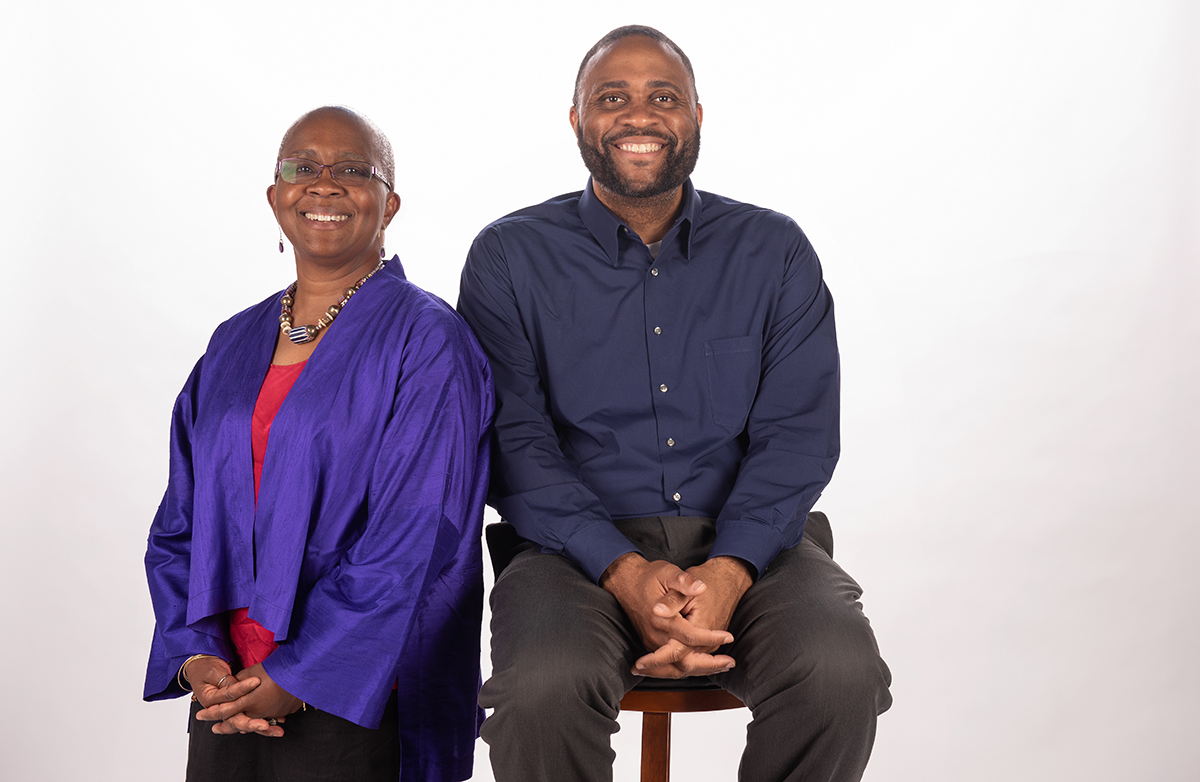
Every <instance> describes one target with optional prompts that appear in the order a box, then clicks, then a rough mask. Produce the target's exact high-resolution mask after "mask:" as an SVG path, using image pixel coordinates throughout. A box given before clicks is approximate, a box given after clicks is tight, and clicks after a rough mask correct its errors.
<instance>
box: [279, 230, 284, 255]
mask: <svg viewBox="0 0 1200 782" xmlns="http://www.w3.org/2000/svg"><path fill="white" fill-rule="evenodd" d="M279 252H283V227H282V226H280V228H279Z"/></svg>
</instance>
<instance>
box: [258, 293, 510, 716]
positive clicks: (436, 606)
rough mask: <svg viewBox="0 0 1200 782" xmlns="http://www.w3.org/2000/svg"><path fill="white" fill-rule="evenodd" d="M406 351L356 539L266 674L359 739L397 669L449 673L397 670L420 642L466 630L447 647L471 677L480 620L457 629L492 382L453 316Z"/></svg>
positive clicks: (299, 612)
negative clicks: (463, 653)
mask: <svg viewBox="0 0 1200 782" xmlns="http://www.w3.org/2000/svg"><path fill="white" fill-rule="evenodd" d="M403 350H404V357H403V360H402V367H401V375H400V381H399V383H398V386H397V388H396V391H395V398H394V400H393V402H392V405H391V417H390V420H389V422H388V424H387V426H386V428H385V430H384V432H383V436H382V437H383V439H382V446H381V449H380V451H379V455H378V457H377V458H376V460H375V463H374V464H373V465H371V466H370V470H371V476H370V488H369V491H368V497H367V507H366V516H365V522H364V524H363V526H362V528H361V534H360V535H359V537H358V538H357V540H355V541H354V542H353V543H352V544H351V545H349V546H348V548H347V549H346V551H345V553H344V554H343V555H342V556H341V558H340V560H339V561H338V562H337V564H336V565H335V566H334V567H333V568H332V569H330V570H329V571H327V572H326V573H324V574H323V575H322V576H321V577H320V578H318V579H317V581H316V583H315V585H314V586H313V588H312V589H311V590H310V591H309V592H308V593H307V594H306V595H304V596H303V597H298V598H297V603H296V606H295V608H294V611H293V619H292V626H293V627H294V628H296V630H295V633H294V635H292V636H291V637H289V639H288V641H287V642H286V643H284V644H282V645H280V647H279V648H278V649H277V650H275V652H273V653H272V654H271V656H270V657H268V658H267V660H266V661H265V662H264V667H265V668H266V670H267V672H268V673H269V674H270V675H271V677H272V678H273V679H275V680H276V681H277V682H278V683H279V685H280V686H281V687H283V688H284V689H285V690H287V691H288V692H291V693H293V694H295V695H297V696H298V697H300V698H302V699H303V700H305V701H307V702H308V703H310V704H312V705H314V706H316V707H318V708H320V709H323V710H326V711H329V712H331V713H334V714H337V715H338V716H341V717H343V718H345V719H348V720H350V721H352V722H355V723H357V724H359V725H363V726H365V727H376V726H377V725H378V724H379V720H380V717H381V716H382V713H383V709H384V705H385V704H386V702H387V699H388V696H389V695H390V693H391V690H392V684H393V683H394V682H395V681H396V679H397V676H398V672H399V671H400V669H401V667H402V666H405V665H420V664H424V665H425V666H427V668H426V669H427V670H429V669H432V670H437V667H438V665H439V664H442V665H446V664H448V663H445V662H444V661H442V662H441V663H439V661H438V660H432V661H429V660H415V659H402V657H403V656H404V655H405V654H411V652H412V649H413V648H414V643H413V638H412V636H413V634H414V631H415V630H414V629H415V628H418V627H421V626H425V627H434V628H438V632H454V630H453V629H449V630H448V629H447V628H454V627H461V628H463V629H462V630H461V632H463V633H466V632H467V628H470V636H471V637H460V638H452V639H449V641H450V642H453V643H456V644H457V645H458V646H466V647H467V648H473V649H475V650H476V652H475V657H474V659H473V660H471V662H470V664H471V666H472V671H471V675H472V676H474V677H477V676H478V651H477V650H478V643H479V637H478V634H479V622H478V619H477V618H476V619H475V621H473V622H469V621H460V620H457V619H456V618H457V617H460V616H473V617H477V616H478V615H479V614H480V612H481V610H482V605H481V604H482V563H481V554H480V539H481V527H482V513H483V496H484V488H483V487H485V486H486V484H487V478H488V461H487V438H488V432H489V425H490V420H491V410H492V390H491V377H490V373H489V371H488V368H487V364H486V362H485V361H484V360H483V357H482V355H481V354H480V353H479V351H478V349H477V348H476V347H475V346H474V343H473V341H472V339H471V337H470V334H469V333H467V330H466V327H465V326H464V325H463V324H462V323H461V321H459V319H458V318H457V317H455V316H454V315H453V313H451V312H449V311H448V310H442V311H441V312H440V317H437V318H423V319H419V320H418V321H417V322H416V323H415V324H414V326H413V328H412V329H411V332H410V338H409V339H408V340H407V342H406V344H405V346H404V348H403ZM467 603H472V605H467ZM473 603H479V604H480V605H479V606H475V605H473ZM429 612H434V613H435V615H436V616H442V617H445V620H446V621H437V620H436V618H435V619H434V620H430V614H429ZM437 612H440V613H437ZM422 615H423V616H422ZM297 617H298V621H297ZM451 620H454V621H451ZM424 641H428V639H423V642H424ZM470 705H471V707H472V715H473V713H474V712H473V708H474V704H473V703H472V704H470ZM472 738H473V736H472Z"/></svg>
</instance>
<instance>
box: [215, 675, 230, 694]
mask: <svg viewBox="0 0 1200 782" xmlns="http://www.w3.org/2000/svg"><path fill="white" fill-rule="evenodd" d="M229 676H230V674H228V673H227V674H225V675H224V676H222V677H221V681H219V682H217V689H218V690H219V689H221V685H222V684H224V683H225V680H226V679H228V678H229Z"/></svg>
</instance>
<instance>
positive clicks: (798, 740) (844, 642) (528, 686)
mask: <svg viewBox="0 0 1200 782" xmlns="http://www.w3.org/2000/svg"><path fill="white" fill-rule="evenodd" d="M826 523H827V521H826V519H825V518H824V516H823V515H822V514H813V515H811V516H810V517H809V526H810V528H811V529H812V530H813V531H814V532H816V528H817V527H818V526H820V525H824V524H826ZM616 524H617V527H618V528H619V529H620V530H621V532H623V533H624V534H625V535H626V536H627V537H628V538H629V539H630V540H631V541H633V543H634V544H635V545H637V546H638V547H639V548H640V549H641V551H642V552H643V553H644V554H645V555H646V558H647V559H651V560H656V559H664V560H668V561H670V562H673V563H675V564H676V565H678V566H679V567H682V568H685V569H686V568H688V567H691V566H693V565H697V564H699V563H701V562H703V561H704V560H705V559H706V558H707V554H708V551H709V550H710V548H711V547H712V542H713V536H714V534H715V532H714V524H713V521H712V520H711V519H696V518H683V517H671V516H666V517H650V518H644V519H628V520H623V521H618V522H616ZM818 539H819V537H818ZM827 545H828V544H827ZM861 592H862V590H861V588H860V587H859V586H858V584H856V583H855V582H854V579H852V578H850V576H848V575H847V574H846V573H845V571H843V570H842V569H841V568H840V567H838V566H837V565H836V564H835V563H834V562H833V560H832V559H830V557H829V555H828V554H827V553H826V552H825V551H824V550H823V549H822V548H821V547H820V546H818V545H817V544H816V543H814V542H813V536H811V535H809V533H808V532H806V533H805V537H804V539H803V540H802V541H801V543H800V544H799V545H797V546H796V547H794V548H792V549H789V550H787V551H784V552H782V553H780V554H779V556H778V557H776V558H775V561H774V562H772V563H771V566H770V567H769V568H768V569H767V572H766V573H765V574H763V576H762V577H761V578H759V580H758V581H757V582H755V584H754V585H753V586H752V587H750V590H749V591H748V592H746V594H745V596H744V597H743V598H742V601H741V603H739V604H738V607H737V610H736V611H735V612H734V615H733V621H732V622H731V623H730V626H729V632H730V633H732V634H733V637H734V639H735V640H734V642H733V643H732V644H730V645H729V646H728V647H727V648H724V649H722V652H724V653H727V654H729V655H731V656H732V657H733V658H734V659H735V660H736V661H737V666H736V667H735V668H733V670H731V671H729V672H728V673H724V674H719V675H717V676H713V677H711V678H712V681H714V682H716V683H717V684H720V685H721V686H722V687H724V688H725V689H727V690H729V691H730V692H732V693H733V694H734V695H737V696H738V697H739V698H741V699H742V701H743V702H744V703H745V704H746V705H747V706H748V707H750V710H751V712H752V715H753V721H752V722H751V723H750V726H749V727H748V729H747V736H746V751H745V753H744V754H743V755H742V762H741V767H740V769H739V772H738V776H739V778H740V779H742V780H744V781H745V782H776V781H777V780H778V781H779V782H782V781H783V780H793V781H798V780H804V781H805V782H819V781H820V782H824V780H829V781H830V782H833V781H835V780H836V781H837V782H842V781H843V780H858V779H860V778H861V777H862V774H863V770H864V769H865V768H866V765H867V759H868V757H869V756H870V754H871V745H872V743H873V742H874V739H875V720H876V717H877V716H878V715H879V714H882V713H883V712H884V711H886V710H887V708H888V707H889V706H890V705H891V702H892V698H891V695H890V694H889V692H888V686H889V685H890V683H891V674H890V673H889V671H888V668H887V665H886V664H884V662H883V660H882V659H881V658H880V656H879V648H878V646H877V645H876V643H875V636H874V634H873V633H872V632H871V626H870V624H869V623H868V621H867V618H866V616H864V615H863V612H862V606H861V605H860V604H859V602H858V599H859V596H860V594H861ZM491 605H492V668H493V670H492V677H491V678H490V679H488V681H487V683H486V684H484V686H483V689H482V690H481V691H480V693H479V703H480V705H481V706H483V707H484V708H487V709H493V710H494V711H493V712H492V714H491V716H489V717H488V719H487V720H486V721H485V722H484V724H483V729H482V731H481V734H482V736H483V738H484V740H485V741H487V743H488V744H489V745H490V747H491V761H492V768H493V770H494V772H495V775H496V779H497V781H498V782H534V781H535V780H546V782H551V781H553V782H567V781H571V782H573V781H574V780H586V781H587V782H593V781H594V782H608V781H609V780H611V779H612V761H613V758H614V757H615V755H614V753H613V751H612V747H611V744H610V740H609V739H610V736H611V735H612V734H613V733H615V732H616V731H617V722H616V717H617V712H618V710H619V709H618V703H619V702H620V700H621V697H622V696H623V695H624V694H625V693H626V692H628V691H629V690H630V689H631V688H633V686H634V685H635V684H637V682H638V681H639V680H640V677H637V676H634V675H633V674H631V673H630V672H629V671H630V669H631V668H632V667H633V662H634V660H636V659H637V658H638V657H640V656H641V655H642V654H644V653H645V650H644V649H643V648H642V644H641V641H640V640H639V639H638V638H637V636H636V635H635V633H634V630H633V627H632V626H631V625H630V623H629V620H628V619H627V618H626V616H625V614H624V612H623V611H622V610H621V607H620V606H619V605H618V604H617V601H616V599H615V598H614V597H613V596H612V595H610V594H609V593H608V592H606V591H604V590H603V589H601V588H600V587H598V586H596V584H595V583H594V582H592V580H591V579H589V578H588V577H587V576H586V575H584V574H583V572H582V571H581V570H579V568H577V567H576V566H575V565H574V564H572V563H571V562H570V561H568V560H567V559H565V558H564V557H561V556H558V555H556V554H542V553H540V552H539V551H538V549H537V548H536V547H535V546H533V545H532V544H524V545H523V546H522V547H521V548H520V549H519V550H518V552H517V554H516V556H515V557H514V558H513V560H512V562H511V563H510V564H509V565H508V566H507V567H506V568H505V569H504V571H503V572H502V573H501V575H500V577H499V578H498V579H497V581H496V585H495V588H494V589H493V590H492V597H491Z"/></svg>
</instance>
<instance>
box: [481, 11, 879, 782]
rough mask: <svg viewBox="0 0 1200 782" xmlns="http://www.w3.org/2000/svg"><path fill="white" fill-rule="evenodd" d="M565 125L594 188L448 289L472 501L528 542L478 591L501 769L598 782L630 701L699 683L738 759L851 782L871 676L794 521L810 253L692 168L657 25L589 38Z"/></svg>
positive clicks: (529, 223) (807, 499) (815, 551)
mask: <svg viewBox="0 0 1200 782" xmlns="http://www.w3.org/2000/svg"><path fill="white" fill-rule="evenodd" d="M570 120H571V125H572V127H573V128H574V130H575V133H576V136H577V138H578V142H579V150H580V152H581V154H582V155H583V159H584V162H585V164H586V165H587V168H588V170H589V171H590V172H591V174H592V177H591V180H590V182H589V184H588V187H587V188H586V189H585V190H584V191H583V192H581V193H574V194H570V195H567V196H562V197H559V198H556V199H552V200H550V201H547V202H546V203H543V204H541V205H538V206H535V207H531V208H529V209H525V210H522V211H520V212H517V213H515V214H512V215H509V216H508V217H505V218H503V219H501V220H499V221H497V222H495V223H493V224H492V225H490V226H488V227H487V228H486V229H484V231H483V232H482V233H481V234H480V235H479V237H478V238H477V239H476V240H475V243H474V245H473V246H472V248H471V252H470V255H469V256H468V259H467V264H466V267H465V269H464V271H463V278H462V287H461V294H460V299H459V311H460V312H461V313H462V314H463V316H464V317H465V318H466V320H467V322H468V323H469V324H470V325H471V327H472V328H473V330H474V331H475V333H476V335H477V337H478V338H479V341H480V343H481V344H482V345H483V348H484V351H485V352H486V353H487V354H488V357H489V359H490V361H491V364H492V369H493V372H494V374H495V380H496V390H497V418H496V430H495V431H496V434H495V445H494V452H493V481H492V493H491V500H490V501H491V502H492V503H493V504H494V505H495V506H496V508H497V509H498V510H499V511H500V513H501V515H502V516H503V517H504V519H505V520H506V521H508V522H510V523H511V524H512V525H514V527H515V528H516V531H517V532H518V533H519V534H520V536H521V537H523V538H524V539H526V541H527V542H526V543H524V544H523V545H521V546H520V547H519V548H518V550H517V552H516V554H515V556H514V558H513V560H512V562H511V563H510V564H509V565H508V567H507V568H506V569H505V570H504V571H503V573H502V574H501V575H500V577H499V579H498V580H497V582H496V585H495V588H494V590H493V594H492V610H493V620H492V660H493V674H492V677H491V679H490V680H489V681H488V682H487V683H486V684H485V685H484V687H483V690H482V692H481V694H480V704H481V705H483V706H484V707H485V708H491V709H494V713H493V714H492V715H491V716H490V717H489V718H488V720H487V721H486V722H485V723H484V726H483V730H482V735H483V737H484V739H485V740H486V741H487V742H488V743H489V744H490V745H491V759H492V765H493V768H494V769H495V773H496V778H497V779H498V780H501V782H505V781H506V780H541V779H544V780H607V779H611V777H612V770H611V765H612V758H613V753H612V750H611V748H610V746H609V735H610V734H611V733H613V732H615V731H616V729H617V724H616V722H615V717H616V715H617V711H618V703H619V701H620V699H621V697H622V695H623V694H624V693H625V692H626V691H628V690H629V689H630V688H632V687H633V686H634V685H635V684H636V683H637V682H638V681H639V680H640V677H643V676H653V677H662V678H679V677H685V676H708V677H711V679H712V681H715V682H716V683H718V684H720V685H721V686H723V687H725V688H726V689H728V690H730V691H731V692H733V693H734V694H735V695H737V696H738V697H740V698H741V699H742V700H743V701H744V702H745V703H746V705H747V706H749V707H750V708H751V709H752V710H753V713H754V721H753V722H752V723H751V725H750V727H749V729H748V738H747V748H746V752H745V754H744V756H743V759H742V765H741V772H740V773H741V778H742V779H744V780H752V782H767V781H768V780H784V779H788V780H798V779H804V780H851V779H858V778H860V777H861V775H862V772H863V769H864V768H865V766H866V763H867V758H868V756H869V754H870V749H871V744H872V741H873V738H874V732H875V719H876V716H877V715H878V714H880V713H882V712H883V711H884V710H885V709H886V708H887V707H888V706H889V705H890V702H891V699H890V695H889V694H888V689H887V688H888V684H889V682H890V675H889V673H888V670H887V667H886V665H884V663H883V661H882V660H881V659H880V658H879V654H878V649H877V647H876V644H875V640H874V636H873V634H872V633H871V630H870V626H869V624H868V623H867V620H866V618H865V617H864V616H863V614H862V611H861V609H860V608H859V606H858V604H857V600H858V597H859V593H860V590H859V587H858V585H857V584H855V583H854V581H853V580H852V579H851V578H850V577H849V576H847V575H846V574H845V573H844V572H843V571H842V570H841V569H840V568H839V567H838V566H837V565H835V564H834V563H833V561H832V560H831V559H830V558H829V555H828V554H827V553H826V551H825V550H822V548H821V547H820V546H818V545H817V544H816V543H814V537H815V538H816V539H818V540H819V539H821V538H824V537H827V536H828V530H827V527H823V525H824V523H825V520H824V517H823V516H821V515H820V514H814V515H813V516H812V517H811V522H812V524H811V526H812V529H810V534H809V535H807V536H805V535H804V534H803V533H804V529H805V520H806V518H807V517H808V511H809V509H810V508H811V507H812V505H813V503H814V502H815V501H816V499H817V497H818V496H819V495H820V493H821V490H822V489H823V488H824V486H825V484H826V483H827V482H828V481H829V477H830V475H831V473H832V471H833V467H834V464H835V463H836V461H837V456H838V356H837V345H836V340H835V337H834V325H833V305H832V301H831V300H830V297H829V292H828V290H827V289H826V288H825V285H824V283H823V282H822V280H821V270H820V265H819V264H818V261H817V258H816V255H815V254H814V252H813V250H812V247H811V246H810V245H809V243H808V241H807V239H806V238H805V237H804V234H803V233H801V231H800V230H799V228H797V227H796V225H795V224H794V223H793V222H792V221H790V220H789V219H787V218H786V217H784V216H782V215H779V214H776V213H774V212H770V211H768V210H765V209H760V208H757V207H753V206H749V205H746V204H740V203H737V202H734V201H731V200H729V199H725V198H721V197H719V196H715V195H711V194H709V193H701V192H699V191H696V190H695V189H694V188H693V187H692V185H691V182H690V180H689V176H690V174H691V172H692V170H693V168H694V166H695V163H696V158H697V155H698V152H699V146H700V125H701V122H702V120H703V110H702V108H701V106H700V104H699V103H698V102H697V95H696V87H695V80H694V77H693V73H692V68H691V64H690V63H689V61H688V59H687V57H686V56H685V55H684V54H683V52H682V51H681V50H680V49H679V47H677V46H676V45H675V44H674V43H672V42H671V41H670V40H669V39H667V38H666V36H664V35H662V33H660V32H658V31H657V30H654V29H651V28H647V27H622V28H620V29H617V30H614V31H612V32H611V33H609V34H608V35H606V36H605V37H604V38H602V39H601V40H600V41H599V42H598V43H597V44H596V46H594V47H593V48H592V50H591V51H589V52H588V54H587V56H585V57H584V60H583V63H582V65H581V66H580V70H579V74H578V77H577V80H576V88H575V99H574V103H573V105H572V107H571V111H570ZM822 528H823V529H822ZM813 533H817V534H816V535H814V534H813ZM830 547H831V546H830V544H828V543H827V544H826V549H828V548H830Z"/></svg>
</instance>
